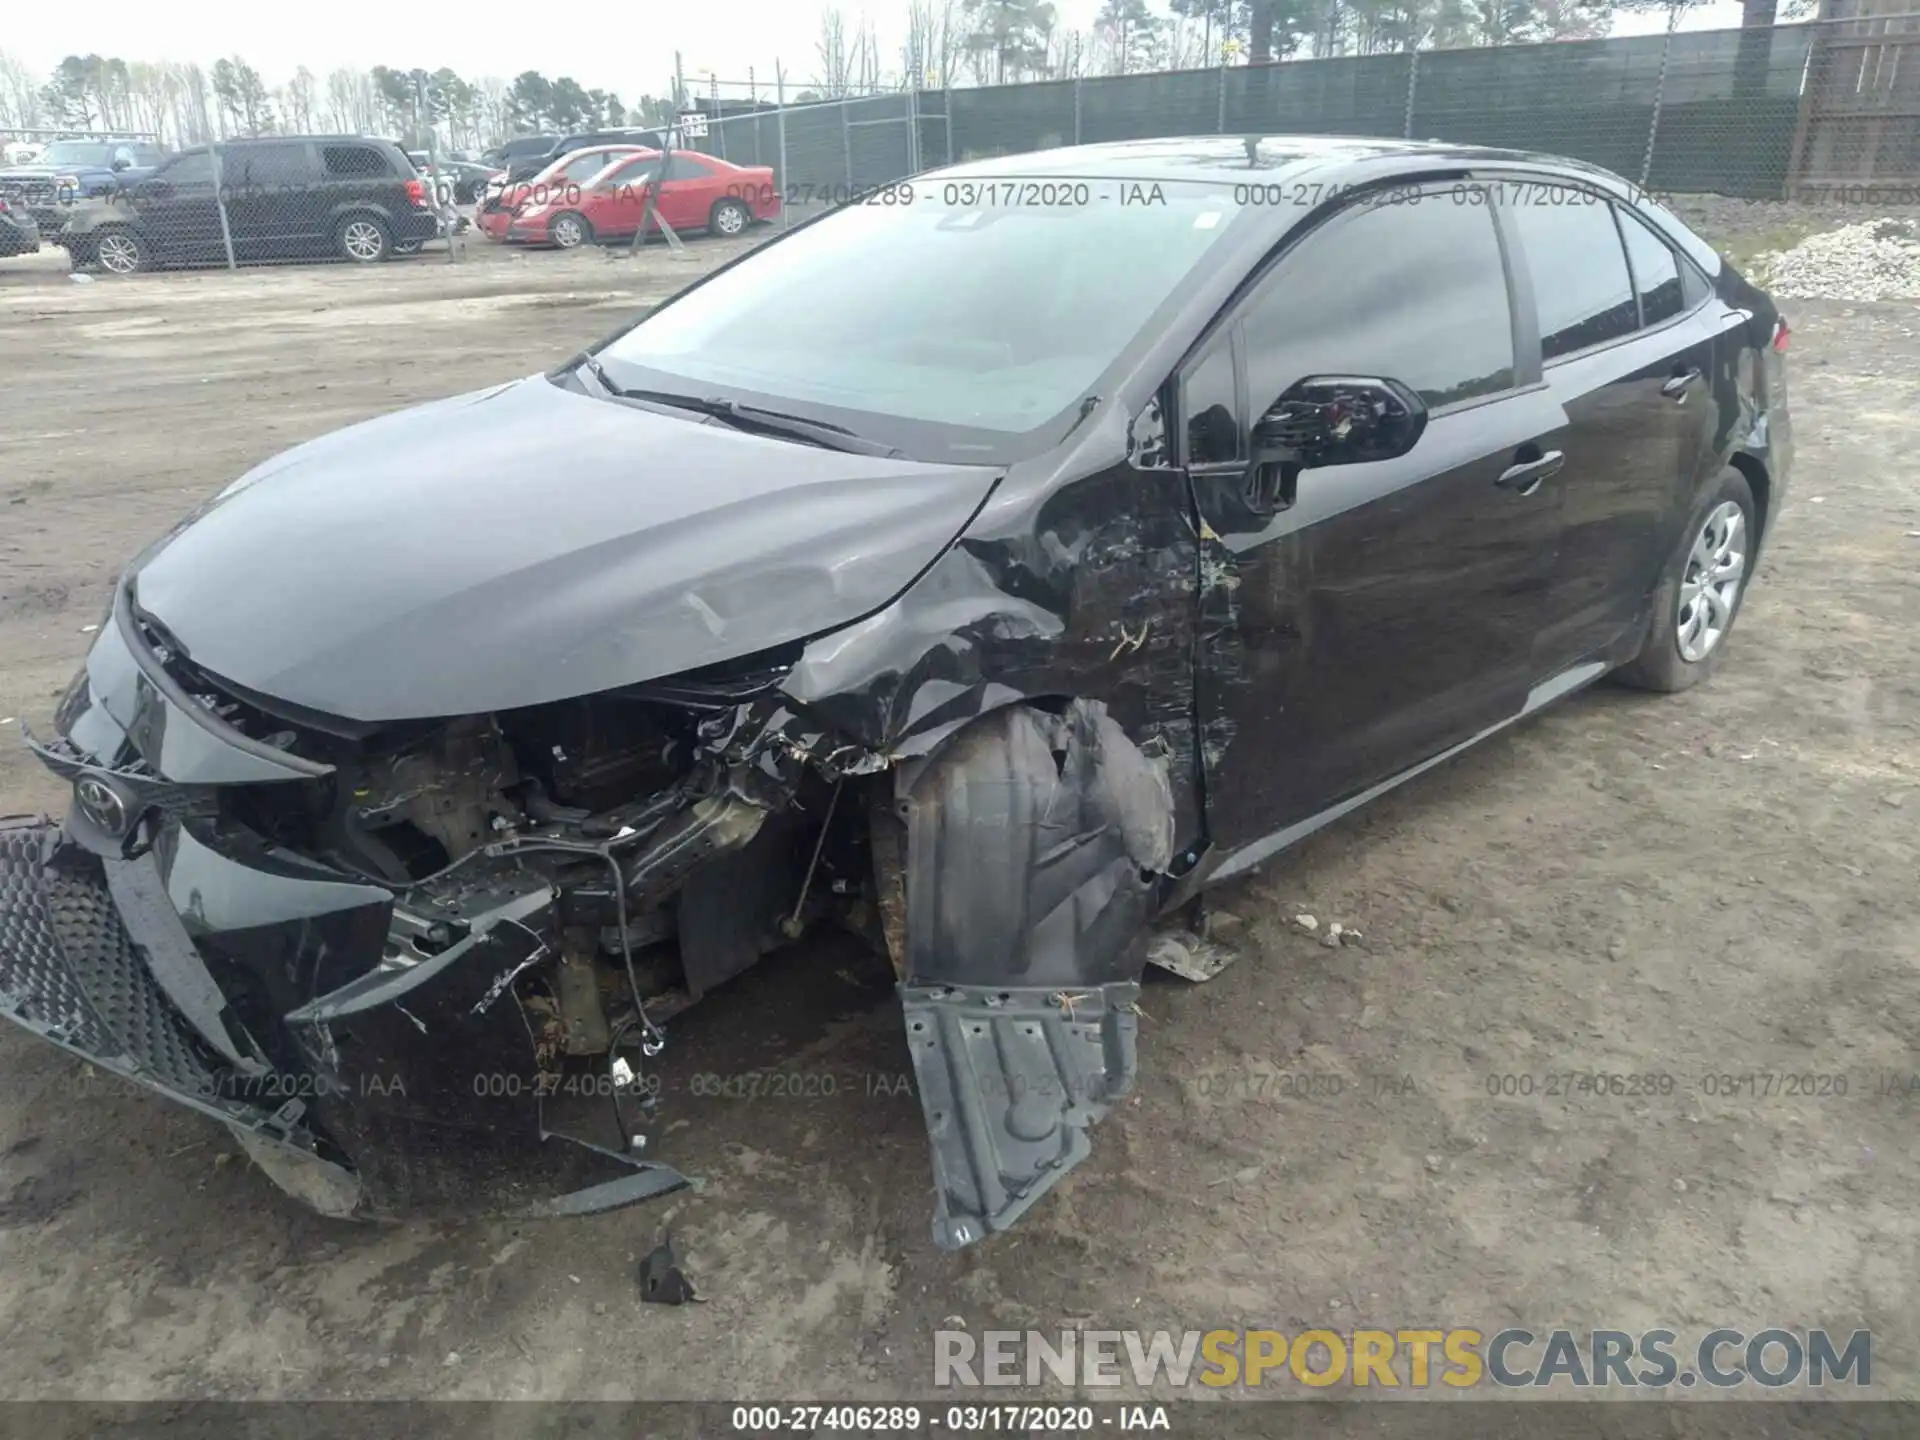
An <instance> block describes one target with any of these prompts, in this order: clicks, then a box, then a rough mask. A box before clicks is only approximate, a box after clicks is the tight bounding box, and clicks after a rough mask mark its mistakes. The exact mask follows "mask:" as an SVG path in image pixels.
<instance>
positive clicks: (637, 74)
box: [0, 0, 1740, 105]
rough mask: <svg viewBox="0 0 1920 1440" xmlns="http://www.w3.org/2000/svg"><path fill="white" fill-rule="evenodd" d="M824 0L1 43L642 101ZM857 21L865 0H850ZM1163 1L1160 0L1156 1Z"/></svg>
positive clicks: (797, 24)
mask: <svg viewBox="0 0 1920 1440" xmlns="http://www.w3.org/2000/svg"><path fill="white" fill-rule="evenodd" d="M1056 4H1057V6H1058V9H1059V12H1060V18H1061V22H1062V24H1063V25H1065V26H1066V27H1068V28H1070V29H1072V28H1081V29H1084V28H1090V27H1091V25H1092V23H1093V17H1094V15H1095V14H1096V13H1097V12H1098V10H1099V8H1100V0H1056ZM820 8H821V7H820V6H819V5H817V4H812V3H809V0H698V3H694V4H691V5H636V6H635V7H634V8H633V9H632V10H622V9H620V8H619V7H618V6H595V7H591V8H587V9H581V8H578V7H560V8H556V9H554V10H552V11H547V12H543V11H542V10H541V9H540V8H539V7H538V6H535V7H532V8H528V7H524V6H519V5H514V6H505V5H501V6H476V7H462V8H460V9H458V10H455V11H452V12H449V11H446V10H442V9H440V8H439V7H437V6H429V5H408V4H399V5H394V6H392V7H391V8H389V7H387V6H376V7H375V8H373V9H371V10H362V9H358V8H352V7H341V6H339V5H335V4H301V3H299V0H294V3H292V4H281V5H271V6H270V5H265V4H262V3H260V0H187V3H183V4H178V5H158V4H155V3H153V0H91V3H89V4H87V5H84V6H72V5H54V4H50V3H44V0H43V3H37V4H36V3H33V0H23V3H20V4H15V5H9V6H8V7H7V9H8V14H7V19H6V22H5V24H4V26H0V48H4V49H5V50H7V51H8V52H9V53H11V54H13V55H14V56H16V57H18V58H19V59H21V60H23V61H25V62H26V63H27V64H28V65H30V66H32V67H33V68H35V69H36V70H39V71H41V72H42V73H45V72H46V71H48V70H51V69H52V68H53V66H54V65H56V64H57V63H59V61H60V58H61V57H62V56H64V55H68V54H72V53H75V52H79V53H82V54H84V53H86V52H88V51H99V52H100V53H102V54H106V55H117V56H119V57H121V58H122V59H126V60H179V61H188V60H194V61H199V62H201V63H202V64H207V63H210V62H212V61H213V60H216V59H218V58H219V57H220V56H222V55H236V54H237V55H239V56H240V57H242V58H243V59H245V60H246V61H248V62H249V63H250V64H252V65H253V67H254V68H255V69H256V70H258V71H259V72H260V74H261V78H262V79H264V80H265V81H266V82H267V84H268V85H269V86H273V85H280V84H283V83H285V81H286V80H287V78H288V77H289V76H291V75H292V74H293V72H294V70H295V69H296V68H298V67H299V66H301V65H305V66H306V67H307V68H308V69H309V70H311V71H312V72H313V73H314V74H315V75H318V76H320V77H322V78H323V79H324V77H325V75H326V73H327V71H329V70H332V69H336V68H338V67H340V66H351V67H355V68H360V69H365V68H367V67H368V66H372V65H390V66H392V67H394V68H395V69H402V70H404V69H411V68H413V67H415V66H420V67H424V68H426V69H437V68H439V67H440V66H442V65H445V66H449V67H451V68H452V69H453V70H454V71H455V73H457V74H459V75H460V76H462V77H463V78H466V79H469V80H475V79H480V78H482V77H484V76H488V75H495V76H499V77H500V78H501V79H511V78H512V77H513V76H515V75H517V74H519V73H520V72H521V71H522V70H538V71H541V72H542V73H544V74H546V75H547V76H549V77H558V76H561V75H571V76H573V78H574V79H576V80H578V81H579V82H580V83H581V84H582V85H584V86H586V87H587V88H588V89H596V88H597V89H603V90H610V91H612V92H613V93H614V94H616V95H618V96H619V97H620V98H621V99H622V100H623V101H625V102H626V103H627V104H629V105H631V104H632V103H634V101H635V100H636V99H637V98H638V97H639V96H640V95H642V94H652V95H661V94H664V93H666V91H667V89H668V82H669V80H670V79H671V77H672V75H673V56H674V51H676V50H678V51H679V52H680V55H681V59H682V63H683V64H684V65H685V67H686V72H687V76H688V79H689V81H690V82H691V81H693V80H694V79H695V78H696V77H700V76H702V75H703V73H704V72H708V71H711V72H712V73H714V74H716V75H719V76H721V77H722V78H724V79H727V80H742V81H744V80H746V79H747V78H748V76H747V71H748V68H749V67H752V68H753V70H754V72H755V74H754V78H755V79H757V80H760V81H771V79H772V77H773V72H774V64H775V62H776V61H779V62H782V63H784V64H785V66H786V68H787V73H788V75H789V76H790V77H792V78H793V79H794V80H795V81H796V83H797V84H800V85H804V84H806V83H807V82H809V81H811V80H812V79H813V78H814V76H815V71H816V70H817V68H818V67H817V62H816V60H815V55H814V39H815V36H816V35H817V33H818V30H819V23H820ZM840 8H841V10H842V12H843V13H844V14H845V15H846V16H847V17H848V20H849V23H851V22H852V20H853V19H854V17H855V16H857V15H858V14H859V13H860V11H861V8H862V7H861V5H860V4H859V3H858V0H851V3H847V0H843V3H842V4H841V6H840ZM1153 8H1154V9H1156V10H1159V9H1161V8H1162V7H1161V6H1159V5H1158V4H1155V5H1154V6H1153ZM865 11H866V13H867V14H868V15H869V16H871V17H872V19H873V22H874V27H875V29H876V30H877V31H878V33H879V39H880V46H881V54H882V60H883V64H884V67H885V68H886V69H887V70H889V71H895V70H898V69H899V65H900V59H899V51H900V44H901V41H902V40H903V39H904V37H905V23H904V16H905V13H906V4H905V0H869V3H868V4H866V6H865ZM1739 23H1740V6H1739V4H1738V3H1736V0H1717V3H1713V4H1707V5H1701V6H1699V7H1697V8H1696V9H1694V10H1693V11H1692V12H1690V13H1689V14H1688V15H1687V17H1686V20H1685V22H1684V27H1683V28H1686V29H1689V30H1693V29H1711V28H1715V27H1718V26H1726V25H1738V24H1739ZM1664 24H1665V16H1664V14H1663V13H1662V12H1659V11H1655V12H1652V13H1650V14H1648V13H1640V14H1629V15H1623V16H1621V17H1620V18H1619V20H1618V21H1617V22H1616V23H1615V26H1614V33H1615V34H1621V35H1629V34H1642V33H1645V32H1648V31H1658V30H1659V29H1661V28H1662V27H1663V25H1664Z"/></svg>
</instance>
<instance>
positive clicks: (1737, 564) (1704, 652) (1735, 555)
mask: <svg viewBox="0 0 1920 1440" xmlns="http://www.w3.org/2000/svg"><path fill="white" fill-rule="evenodd" d="M1746 577H1747V516H1746V512H1745V511H1743V510H1742V509H1741V508H1740V506H1739V505H1738V504H1737V503H1735V502H1734V501H1732V500H1723V501H1721V502H1720V503H1719V504H1718V505H1716V506H1714V507H1713V510H1712V512H1711V513H1709V514H1708V516H1707V519H1706V523H1705V524H1704V525H1702V526H1701V527H1700V533H1699V534H1698V535H1696V536H1695V537H1694V540H1693V548H1692V550H1690V551H1688V553H1687V568H1686V572H1685V574H1684V575H1683V576H1682V577H1681V580H1680V613H1679V615H1678V617H1677V619H1676V623H1675V625H1674V635H1675V638H1676V639H1677V641H1678V643H1679V646H1680V658H1681V659H1682V660H1685V661H1687V662H1688V663H1689V664H1698V663H1699V662H1700V661H1702V660H1704V659H1706V658H1707V656H1708V655H1710V654H1712V653H1713V649H1714V647H1715V646H1716V645H1718V644H1719V643H1720V641H1721V639H1722V637H1723V636H1725V635H1726V633H1727V627H1728V626H1729V625H1731V624H1732V623H1733V607H1734V606H1735V605H1736V604H1738V603H1739V600H1740V586H1741V583H1742V582H1743V581H1744V580H1745V579H1746Z"/></svg>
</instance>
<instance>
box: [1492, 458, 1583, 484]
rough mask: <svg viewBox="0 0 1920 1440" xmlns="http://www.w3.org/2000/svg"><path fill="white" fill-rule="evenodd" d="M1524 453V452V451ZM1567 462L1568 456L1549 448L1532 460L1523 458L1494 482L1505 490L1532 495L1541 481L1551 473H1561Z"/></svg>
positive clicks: (1503, 471) (1501, 473)
mask: <svg viewBox="0 0 1920 1440" xmlns="http://www.w3.org/2000/svg"><path fill="white" fill-rule="evenodd" d="M1522 453H1524V452H1522ZM1566 463H1567V457H1566V456H1565V455H1564V454H1562V453H1561V452H1560V451H1558V450H1549V451H1547V453H1546V454H1544V455H1541V456H1538V457H1537V458H1535V459H1532V460H1522V461H1520V463H1519V464H1517V465H1510V466H1508V467H1507V468H1506V469H1505V470H1502V471H1501V472H1500V478H1499V479H1498V480H1496V481H1494V482H1493V483H1494V484H1496V485H1498V486H1499V487H1500V488H1501V489H1503V490H1514V491H1517V492H1518V493H1520V494H1522V495H1531V494H1533V492H1534V491H1536V490H1538V489H1539V488H1540V482H1541V481H1542V480H1545V479H1546V478H1547V477H1548V476H1550V475H1557V474H1559V473H1560V467H1561V466H1562V465H1565V464H1566Z"/></svg>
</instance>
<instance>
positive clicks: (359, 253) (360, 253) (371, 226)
mask: <svg viewBox="0 0 1920 1440" xmlns="http://www.w3.org/2000/svg"><path fill="white" fill-rule="evenodd" d="M334 241H335V243H336V244H337V245H338V246H339V248H340V253H341V254H342V255H344V256H345V257H346V258H347V259H349V260H352V261H354V262H355V263H356V264H360V265H371V264H373V263H375V262H376V261H380V260H384V259H386V258H387V256H388V254H389V253H390V252H391V251H392V250H393V237H392V236H391V235H389V234H388V233H387V227H386V224H385V222H383V221H382V220H381V219H380V217H379V216H377V215H349V216H347V218H346V219H344V220H342V221H341V222H340V227H339V229H337V230H336V231H334Z"/></svg>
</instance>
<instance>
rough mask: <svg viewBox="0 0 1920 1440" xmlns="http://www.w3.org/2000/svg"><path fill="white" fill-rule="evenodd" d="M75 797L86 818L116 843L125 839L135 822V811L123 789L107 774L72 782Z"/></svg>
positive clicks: (88, 776) (85, 776)
mask: <svg viewBox="0 0 1920 1440" xmlns="http://www.w3.org/2000/svg"><path fill="white" fill-rule="evenodd" d="M73 798H74V801H75V803H76V804H78V805H79V807H80V811H81V813H82V814H83V815H85V816H86V817H87V819H89V820H91V821H92V822H93V823H94V824H95V825H98V826H99V827H100V828H101V829H102V830H104V831H106V832H107V834H109V835H111V836H113V837H114V838H115V839H116V840H117V839H120V838H121V837H123V836H124V835H125V834H126V833H127V830H128V828H129V827H130V825H131V823H132V820H133V811H132V808H131V807H130V806H129V805H128V804H127V800H126V797H125V796H124V795H122V794H121V793H120V787H119V786H117V785H115V784H114V783H113V781H111V780H109V779H108V778H107V777H106V776H104V775H82V776H81V777H80V778H79V779H78V780H76V781H74V782H73Z"/></svg>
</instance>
